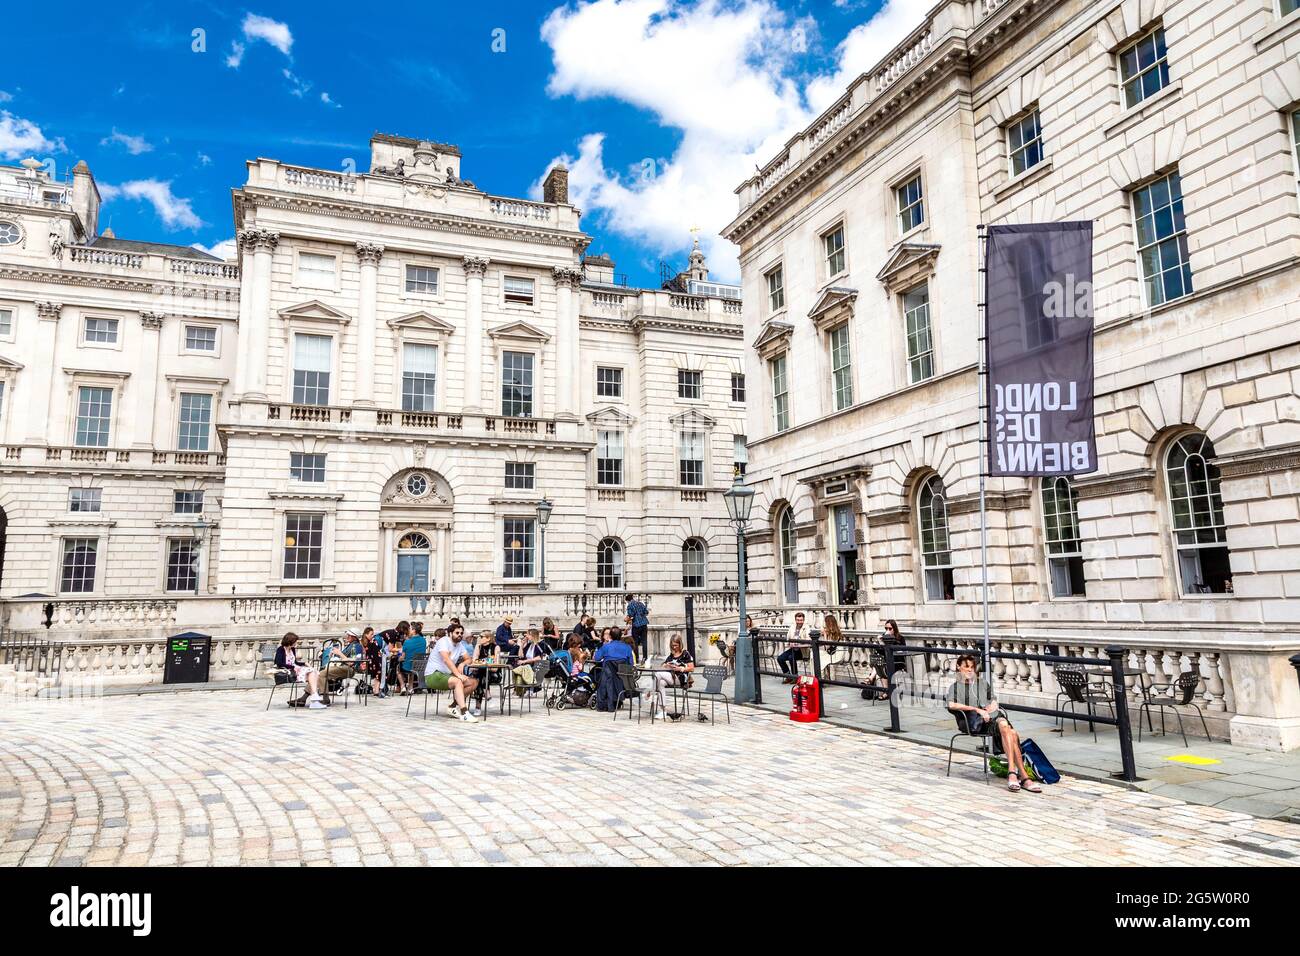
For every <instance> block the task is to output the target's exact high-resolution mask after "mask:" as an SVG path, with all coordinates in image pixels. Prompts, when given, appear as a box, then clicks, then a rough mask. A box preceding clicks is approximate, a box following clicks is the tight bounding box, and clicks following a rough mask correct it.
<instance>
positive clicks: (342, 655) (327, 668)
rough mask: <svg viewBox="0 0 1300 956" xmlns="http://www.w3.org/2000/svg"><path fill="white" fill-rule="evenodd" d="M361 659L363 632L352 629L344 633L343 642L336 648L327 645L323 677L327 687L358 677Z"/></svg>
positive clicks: (323, 661) (323, 662) (322, 669)
mask: <svg viewBox="0 0 1300 956" xmlns="http://www.w3.org/2000/svg"><path fill="white" fill-rule="evenodd" d="M331 657H332V658H333V660H332V661H331V660H330V658H331ZM360 657H361V632H360V631H358V630H357V629H356V628H355V627H350V628H348V629H347V630H346V631H344V632H343V642H342V643H341V644H340V645H338V646H336V647H331V646H328V645H327V646H326V648H325V653H324V654H323V655H322V659H321V675H322V676H323V677H324V678H325V681H326V687H333V686H334V685H336V684H337V683H338V682H339V681H345V680H347V679H348V678H350V677H354V676H356V672H357V669H356V661H357V660H358V658H360Z"/></svg>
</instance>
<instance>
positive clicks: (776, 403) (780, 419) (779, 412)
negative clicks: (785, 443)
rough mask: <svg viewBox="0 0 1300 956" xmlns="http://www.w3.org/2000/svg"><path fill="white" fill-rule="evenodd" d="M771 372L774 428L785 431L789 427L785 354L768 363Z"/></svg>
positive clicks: (788, 389)
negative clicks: (774, 414) (774, 415)
mask: <svg viewBox="0 0 1300 956" xmlns="http://www.w3.org/2000/svg"><path fill="white" fill-rule="evenodd" d="M768 365H769V366H770V368H771V372H772V408H773V410H774V411H775V413H776V430H777V431H779V432H783V431H785V430H786V429H787V428H789V427H790V386H789V384H788V383H787V381H786V375H785V356H784V355H781V356H778V357H777V358H774V359H772V361H771V362H769V363H768Z"/></svg>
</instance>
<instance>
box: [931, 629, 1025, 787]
mask: <svg viewBox="0 0 1300 956" xmlns="http://www.w3.org/2000/svg"><path fill="white" fill-rule="evenodd" d="M976 668H977V662H976V660H975V655H973V654H962V655H961V656H960V657H958V658H957V680H956V682H954V683H953V685H952V689H951V690H950V691H948V710H949V711H951V712H953V713H954V714H956V713H963V712H964V713H965V714H966V717H965V718H964V719H965V722H966V725H967V727H968V729H969V730H970V732H971V733H973V734H974V733H980V732H981V731H983V730H984V729H985V727H991V728H992V730H993V733H995V734H997V735H998V738H999V739H1000V740H1001V742H1002V751H1003V753H1005V754H1006V755H1007V761H1008V762H1009V763H1010V765H1011V771H1010V773H1008V774H1007V789H1008V790H1010V791H1011V792H1012V793H1015V792H1017V791H1019V790H1020V789H1021V788H1022V787H1023V788H1024V789H1025V790H1028V791H1029V792H1030V793H1042V792H1043V791H1042V788H1041V787H1039V786H1038V784H1036V783H1034V781H1033V780H1032V779H1030V777H1029V774H1027V773H1026V772H1025V758H1024V756H1023V755H1022V754H1021V753H1020V734H1018V733H1016V730H1015V728H1013V727H1012V726H1011V721H1010V720H1008V719H1007V715H1006V714H1005V713H1004V712H1003V711H1002V710H1001V709H1000V708H999V707H998V702H997V701H996V700H994V699H993V688H991V687H990V686H989V682H988V681H986V680H985V679H984V678H983V677H980V676H979V674H978V673H977V671H976Z"/></svg>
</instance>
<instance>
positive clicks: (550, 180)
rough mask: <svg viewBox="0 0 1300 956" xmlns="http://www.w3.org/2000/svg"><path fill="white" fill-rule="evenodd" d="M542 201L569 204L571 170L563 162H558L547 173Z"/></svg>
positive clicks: (543, 185) (543, 183) (543, 184)
mask: <svg viewBox="0 0 1300 956" xmlns="http://www.w3.org/2000/svg"><path fill="white" fill-rule="evenodd" d="M542 201H543V202H553V203H559V204H561V205H563V206H567V205H568V204H569V170H568V168H567V167H566V166H565V165H564V164H563V163H556V164H555V165H554V166H552V167H551V171H550V172H549V173H547V174H546V179H545V180H544V181H543V182H542Z"/></svg>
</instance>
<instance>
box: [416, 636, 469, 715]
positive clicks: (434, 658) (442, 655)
mask: <svg viewBox="0 0 1300 956" xmlns="http://www.w3.org/2000/svg"><path fill="white" fill-rule="evenodd" d="M464 638H465V628H463V627H461V626H460V625H459V624H454V625H452V626H451V627H450V628H449V629H448V630H447V636H446V637H443V638H441V639H440V640H438V642H437V643H435V644H434V645H433V650H432V651H430V652H429V663H428V664H426V665H425V668H424V685H425V686H426V687H428V688H429V689H430V690H440V691H441V690H449V691H451V696H452V699H453V700H454V701H455V703H454V704H452V706H451V707H450V708H449V710H450V712H451V716H452V717H455V718H456V719H458V720H463V721H466V722H467V723H473V722H474V721H475V720H477V719H478V718H476V717H475V716H474V715H473V714H471V713H470V712H469V708H467V707H466V706H465V701H466V700H467V699H468V698H469V697H470V696H471V695H473V693H474V691H475V690H476V689H477V688H478V680H477V679H476V678H474V677H470V676H469V675H467V674H466V673H465V672H464V671H463V670H462V669H461V666H460V662H461V661H463V660H466V659H468V658H469V657H470V648H469V646H468V645H467V644H465V642H464Z"/></svg>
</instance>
